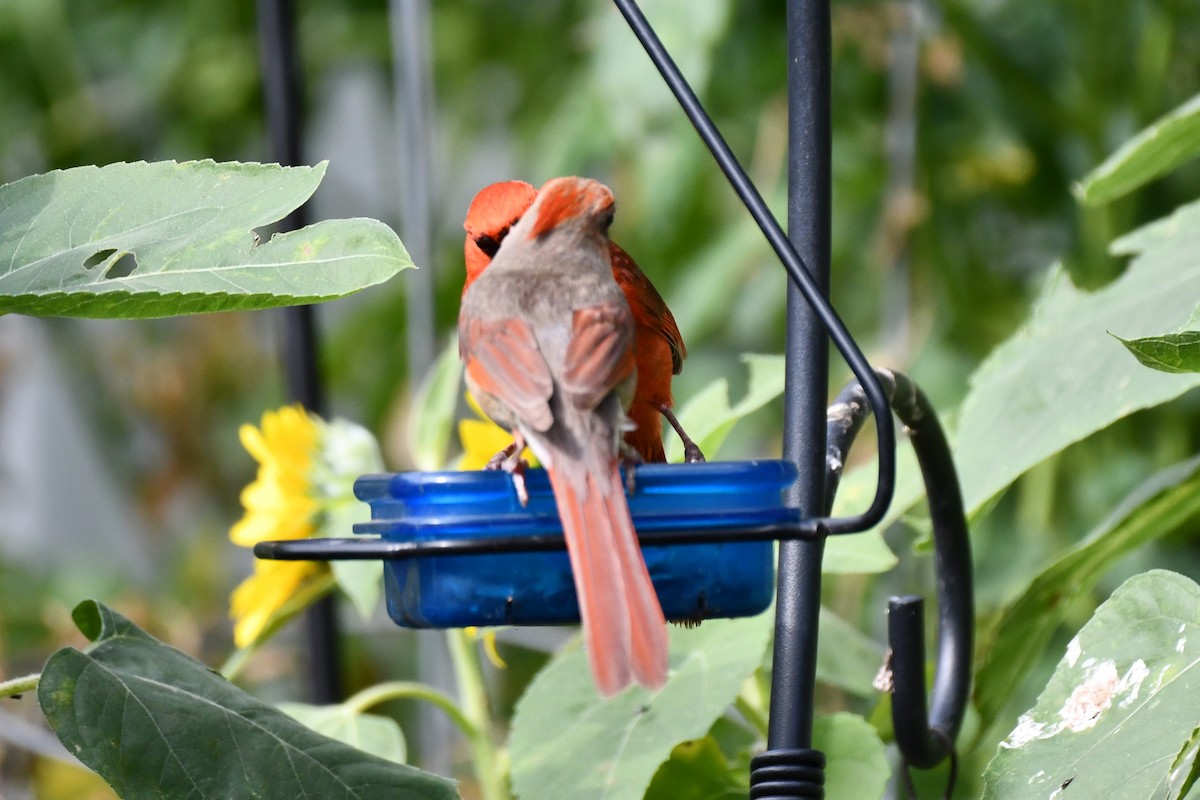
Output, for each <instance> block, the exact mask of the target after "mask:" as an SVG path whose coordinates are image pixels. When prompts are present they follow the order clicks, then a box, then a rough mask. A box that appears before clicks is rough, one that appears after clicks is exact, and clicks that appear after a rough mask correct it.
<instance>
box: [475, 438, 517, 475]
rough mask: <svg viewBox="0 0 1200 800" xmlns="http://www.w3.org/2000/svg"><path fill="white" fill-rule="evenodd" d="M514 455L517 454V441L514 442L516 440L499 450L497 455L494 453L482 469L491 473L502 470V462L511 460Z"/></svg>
mask: <svg viewBox="0 0 1200 800" xmlns="http://www.w3.org/2000/svg"><path fill="white" fill-rule="evenodd" d="M516 454H517V441H516V439H514V440H513V441H512V444H510V445H509V446H508V447H506V448H504V449H503V450H501V451H500V452H499V453H496V455H494V456H492V457H491V458H489V459H488V462H487V463H486V464H484V465H483V468H484V469H486V470H489V471H492V472H495V471H496V470H500V469H504V462H505V461H508V460H509V459H510V458H512V457H513V456H514V455H516ZM505 471H506V472H507V470H505Z"/></svg>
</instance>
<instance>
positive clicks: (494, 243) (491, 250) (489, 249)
mask: <svg viewBox="0 0 1200 800" xmlns="http://www.w3.org/2000/svg"><path fill="white" fill-rule="evenodd" d="M507 233H508V228H505V229H503V230H502V231H500V233H499V234H498V235H497V236H494V237H493V236H488V235H487V234H486V233H485V234H483V235H481V236H476V237H475V246H476V247H478V248H479V249H480V250H482V251H483V254H484V255H486V256H487V257H488V258H494V257H495V256H496V253H497V251H499V250H500V242H502V241H504V237H505V235H506V234H507Z"/></svg>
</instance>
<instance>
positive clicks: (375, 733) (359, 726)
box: [276, 703, 408, 764]
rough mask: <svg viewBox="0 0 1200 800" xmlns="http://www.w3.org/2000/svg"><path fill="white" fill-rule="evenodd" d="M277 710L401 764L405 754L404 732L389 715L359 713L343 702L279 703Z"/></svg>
mask: <svg viewBox="0 0 1200 800" xmlns="http://www.w3.org/2000/svg"><path fill="white" fill-rule="evenodd" d="M276 707H277V708H278V709H279V710H280V711H282V712H283V713H285V714H287V715H288V716H289V717H291V718H292V719H294V720H297V721H298V722H302V723H304V724H305V725H307V726H308V727H310V728H312V729H313V730H314V731H316V732H317V733H320V734H324V735H325V736H328V737H329V738H330V739H337V740H338V741H339V742H345V743H346V744H348V745H350V746H351V747H355V748H358V749H359V750H362V751H363V752H364V753H370V754H371V755H375V756H379V757H380V758H385V759H387V760H388V761H394V762H396V763H397V764H403V763H404V761H405V758H406V757H407V755H408V748H407V746H406V744H405V742H404V732H403V731H402V730H400V725H399V724H397V722H396V720H394V719H392V718H390V717H381V716H379V715H378V714H362V713H359V712H358V711H357V710H356V709H353V708H350V707H348V706H346V705H344V704H339V705H332V706H313V705H309V704H308V703H280V704H279V705H278V706H276Z"/></svg>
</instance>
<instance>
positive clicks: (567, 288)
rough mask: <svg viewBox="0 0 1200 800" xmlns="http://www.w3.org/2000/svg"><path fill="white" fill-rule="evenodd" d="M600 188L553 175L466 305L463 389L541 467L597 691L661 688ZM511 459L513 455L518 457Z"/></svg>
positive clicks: (626, 365)
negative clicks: (628, 474)
mask: <svg viewBox="0 0 1200 800" xmlns="http://www.w3.org/2000/svg"><path fill="white" fill-rule="evenodd" d="M612 218H613V196H612V192H610V191H609V190H608V188H607V187H605V186H604V185H603V184H600V183H597V182H596V181H592V180H585V179H582V178H556V179H554V180H552V181H550V182H548V183H547V184H546V185H545V186H543V187H542V190H541V192H540V193H539V194H538V196H537V200H536V201H535V202H534V204H533V206H532V207H531V208H530V209H529V211H528V213H526V214H525V215H524V216H522V217H521V219H520V221H519V222H517V223H516V224H515V225H513V226H512V228H511V230H510V231H509V233H508V236H507V237H505V239H504V243H503V246H501V247H499V248H497V250H496V252H495V253H494V258H493V260H492V261H491V264H490V265H489V266H488V268H487V269H486V270H484V271H482V272H478V273H477V274H476V276H475V279H474V280H473V281H472V283H471V285H470V286H469V287H468V288H467V290H466V292H464V294H463V298H462V308H461V311H460V312H459V317H458V341H459V350H460V353H461V355H462V359H463V361H464V363H465V365H466V381H467V387H468V388H469V389H470V391H471V394H472V395H474V396H475V399H476V400H478V401H479V405H480V406H481V407H482V408H483V410H484V411H485V412H486V413H487V415H488V416H489V417H491V418H492V419H493V420H495V421H496V422H497V423H498V424H500V425H502V426H504V427H505V428H507V429H508V430H510V431H511V432H512V434H513V439H514V441H515V443H516V452H517V454H519V453H520V451H521V450H522V449H524V445H526V444H528V445H529V447H530V448H532V450H533V452H534V453H535V454H536V455H537V457H538V459H539V460H540V461H541V463H542V464H543V465H544V466H545V468H546V471H547V473H548V475H549V478H550V485H551V487H552V488H553V490H554V498H555V503H556V504H557V506H558V515H559V518H560V519H561V521H562V526H563V533H564V534H565V536H566V540H567V552H568V554H569V555H570V559H571V571H572V573H573V575H574V578H575V593H576V595H577V596H578V598H579V608H580V613H581V616H582V618H583V630H584V637H585V639H586V641H587V649H588V657H589V659H590V661H591V665H592V674H593V676H594V677H595V680H596V685H597V686H598V687H599V689H600V691H601V693H603V694H606V695H611V694H614V693H616V692H618V691H620V690H621V689H622V688H623V687H625V686H627V685H628V684H629V683H631V682H633V681H637V682H639V683H641V684H643V685H644V686H648V687H651V688H657V687H659V686H661V685H662V684H663V683H664V681H665V680H666V677H667V629H666V621H665V620H664V618H663V613H662V609H661V607H660V606H659V603H658V596H657V595H656V594H655V592H654V586H653V585H652V584H651V582H650V574H649V572H648V571H647V570H646V564H645V562H644V561H643V560H642V553H641V549H640V548H639V546H638V541H637V536H636V534H635V533H634V530H633V520H632V519H631V518H630V515H629V505H628V503H627V502H626V500H625V486H624V483H623V482H622V480H621V475H620V472H619V471H618V464H619V461H620V453H619V451H620V439H621V433H622V432H623V431H624V430H626V429H627V427H628V425H629V422H628V419H627V418H626V416H625V412H624V411H623V405H624V404H625V403H626V402H627V401H628V398H629V395H630V394H631V393H632V391H633V387H634V381H635V380H636V370H637V367H636V365H635V361H634V351H633V348H634V331H635V323H634V318H633V314H632V313H631V311H630V307H629V304H628V303H627V302H626V300H625V296H624V294H623V293H622V291H621V287H620V286H618V285H617V282H616V281H615V280H614V279H613V275H612V263H611V244H610V242H609V240H608V227H609V225H610V224H611V223H612ZM514 458H519V455H516V456H514Z"/></svg>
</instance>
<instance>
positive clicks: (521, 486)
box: [483, 433, 529, 508]
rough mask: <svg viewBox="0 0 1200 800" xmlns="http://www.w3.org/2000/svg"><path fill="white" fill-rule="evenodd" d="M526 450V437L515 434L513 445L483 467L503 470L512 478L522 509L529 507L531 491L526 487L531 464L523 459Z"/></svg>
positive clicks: (497, 454) (493, 457)
mask: <svg viewBox="0 0 1200 800" xmlns="http://www.w3.org/2000/svg"><path fill="white" fill-rule="evenodd" d="M524 450H525V437H523V436H522V435H521V434H520V433H514V434H513V441H512V444H510V445H509V446H508V447H506V448H504V449H503V450H501V451H500V452H499V453H496V455H494V456H492V457H491V458H490V459H488V462H487V464H485V465H484V466H483V468H484V469H486V470H492V471H496V470H501V471H504V472H507V473H508V474H509V477H511V478H512V482H513V489H515V490H516V492H517V502H519V503H520V504H521V508H525V507H526V506H528V505H529V489H528V488H527V487H526V486H525V470H527V469H529V462H528V461H526V460H525V459H523V458H521V453H522V452H524Z"/></svg>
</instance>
